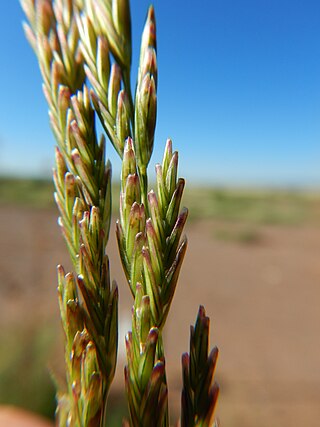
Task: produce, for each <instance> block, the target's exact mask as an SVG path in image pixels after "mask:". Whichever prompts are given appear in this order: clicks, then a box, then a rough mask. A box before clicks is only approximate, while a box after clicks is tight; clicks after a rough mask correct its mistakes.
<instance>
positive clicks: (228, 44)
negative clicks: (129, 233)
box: [0, 0, 320, 186]
mask: <svg viewBox="0 0 320 427" xmlns="http://www.w3.org/2000/svg"><path fill="white" fill-rule="evenodd" d="M148 4H149V2H147V1H145V0H132V2H131V9H132V18H133V30H134V32H133V41H134V54H133V55H134V60H133V73H134V74H135V73H136V67H137V57H138V48H139V43H140V34H141V31H142V27H143V22H144V19H145V15H146V10H147V7H148ZM153 4H154V6H155V9H156V17H157V32H158V63H159V90H158V121H157V131H156V146H155V152H154V155H153V157H152V159H151V167H152V168H153V165H154V164H155V163H156V162H158V161H160V160H161V157H162V150H163V146H164V144H165V141H166V138H167V137H171V138H172V139H173V142H174V147H175V148H177V149H178V150H179V152H180V165H181V167H180V174H181V175H183V176H185V177H187V179H188V180H189V183H190V182H207V183H210V184H219V185H221V184H243V185H276V186H291V185H293V186H294V185H302V186H304V185H307V186H309V185H311V186H314V185H316V186H319V185H320V2H319V0H290V1H289V0H199V1H197V2H196V1H189V0H155V1H154V3H153ZM22 20H23V14H22V11H21V10H20V5H19V2H18V1H13V0H12V1H6V2H3V4H2V5H1V14H0V52H1V63H0V80H1V83H2V85H1V102H0V173H1V174H2V175H3V174H15V173H18V172H19V173H20V174H29V175H41V174H46V175H49V174H50V170H51V167H52V164H53V152H54V151H53V146H54V140H53V137H52V136H51V131H50V128H49V124H48V118H47V106H46V102H45V101H44V97H43V95H42V90H41V77H40V73H39V70H38V66H37V62H36V59H35V57H34V54H33V52H32V50H31V48H30V47H29V45H28V44H27V42H26V40H25V38H24V34H23V31H22V28H21V23H22ZM109 153H110V156H109V157H110V158H111V160H112V161H113V164H114V176H115V177H117V175H118V173H119V165H120V163H119V160H118V158H117V157H116V156H115V155H114V153H113V151H112V148H111V146H110V148H109Z"/></svg>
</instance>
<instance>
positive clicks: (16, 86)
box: [0, 0, 320, 427]
mask: <svg viewBox="0 0 320 427" xmlns="http://www.w3.org/2000/svg"><path fill="white" fill-rule="evenodd" d="M153 3H154V6H155V10H156V18H157V34H158V65H159V90H158V122H157V130H156V142H155V150H154V155H153V157H152V159H151V163H150V170H151V171H152V170H153V168H154V165H155V163H156V162H159V161H161V158H162V152H163V149H164V144H165V141H166V138H167V137H171V138H172V139H173V144H174V148H175V149H178V150H179V154H180V176H183V177H186V180H187V187H186V193H185V197H184V202H183V204H184V205H185V206H187V207H188V208H189V209H190V218H189V224H188V226H187V230H186V232H187V235H188V239H189V249H188V253H187V256H186V259H185V262H184V266H183V269H182V273H181V277H180V281H179V284H178V288H177V292H176V296H175V299H174V302H173V305H172V309H171V313H170V315H169V318H168V323H167V328H166V332H165V340H166V356H167V370H168V381H169V393H170V395H169V396H170V397H169V399H170V401H171V414H172V422H173V421H174V420H176V419H177V418H178V416H179V406H180V388H181V368H180V358H181V354H182V352H184V351H187V350H188V345H189V343H188V341H189V326H190V324H191V323H194V321H195V318H196V314H197V310H198V306H199V304H204V305H205V307H206V312H207V314H208V315H209V316H210V318H211V345H212V346H213V345H217V346H218V347H219V349H220V359H219V363H218V366H217V374H216V375H217V381H218V382H219V384H220V386H221V395H220V399H219V402H218V407H217V415H218V416H219V418H220V419H221V421H222V425H225V426H230V427H235V426H237V427H242V426H243V427H256V426H259V427H265V426H269V425H270V423H272V426H273V427H278V426H279V427H280V426H281V427H282V426H286V425H291V424H296V425H299V424H300V423H301V424H303V425H308V426H309V427H318V422H319V421H318V420H319V417H320V405H319V402H320V369H319V361H320V340H319V331H320V310H319V301H320V286H319V284H320V263H319V257H320V168H319V161H320V144H319V141H320V31H319V22H320V4H319V2H317V1H316V0H304V1H302V0H296V1H292V0H291V1H289V0H283V1H281V2H279V1H276V0H268V1H264V0H240V1H236V0H229V1H228V0H224V1H221V0H214V1H209V0H202V1H200V2H191V1H188V0H185V1H182V0H176V1H174V2H172V1H169V0H162V1H160V0H155V1H154V2H153ZM148 5H149V3H148V2H147V1H145V0H139V1H138V0H132V1H131V9H132V21H133V48H134V50H133V65H132V70H133V72H132V75H133V77H132V79H133V87H134V86H135V83H134V82H135V76H136V70H137V66H138V57H139V44H140V35H141V32H142V28H143V23H144V19H145V16H146V11H147V7H148ZM1 6H2V13H1V14H0V51H1V59H0V61H1V66H0V80H1V82H2V86H1V99H2V102H1V103H0V236H1V244H0V325H1V328H0V403H14V404H16V405H19V406H22V407H24V408H28V409H31V410H33V411H36V412H38V413H41V414H43V415H45V416H48V417H53V413H54V408H55V401H54V390H55V388H54V384H53V382H52V379H51V377H50V373H54V375H55V376H56V377H57V378H58V379H59V378H60V377H63V348H62V335H61V329H60V320H59V313H58V304H57V295H56V286H57V284H56V273H55V268H56V265H57V264H58V263H62V264H64V265H65V267H66V269H68V268H70V263H69V261H68V255H67V252H66V249H65V247H64V242H63V240H62V237H61V236H60V232H59V230H58V226H57V224H56V218H57V210H56V208H55V206H54V203H53V198H52V192H53V186H52V184H51V178H50V175H51V169H52V166H53V153H54V149H53V148H54V145H55V143H54V139H53V137H52V135H51V131H50V127H49V124H48V117H47V105H46V102H45V100H44V97H43V95H42V91H41V83H42V82H41V76H40V72H39V71H38V65H37V61H36V59H35V56H34V54H33V52H32V50H31V48H30V47H29V46H28V44H27V41H26V40H25V38H24V35H23V31H22V21H23V20H24V17H23V13H22V11H21V9H20V6H19V2H6V3H4V4H3V5H1ZM108 156H109V157H110V159H111V161H112V164H113V177H114V181H115V182H117V180H118V178H119V174H120V161H119V159H118V158H117V156H116V155H115V154H114V152H113V149H112V147H111V145H110V146H109V151H108ZM117 200H118V196H117V191H115V196H114V201H115V205H114V218H116V217H117ZM108 253H109V254H110V258H111V269H112V270H111V274H112V277H113V278H115V279H116V280H117V282H118V285H119V288H120V311H119V313H120V334H119V336H120V338H119V367H118V369H117V374H116V379H115V382H114V386H113V389H112V394H111V399H110V408H111V409H110V410H111V412H112V414H113V415H112V417H113V418H112V420H110V425H120V421H121V418H122V414H123V411H124V410H125V409H124V407H123V405H124V404H123V393H124V392H123V366H124V363H125V355H124V346H123V340H124V335H125V333H126V332H127V330H128V329H130V307H131V305H132V301H131V297H130V295H129V293H128V290H127V288H126V284H125V280H124V276H123V274H122V272H121V267H120V265H119V260H118V256H117V248H116V244H115V239H114V233H111V239H110V246H109V248H108Z"/></svg>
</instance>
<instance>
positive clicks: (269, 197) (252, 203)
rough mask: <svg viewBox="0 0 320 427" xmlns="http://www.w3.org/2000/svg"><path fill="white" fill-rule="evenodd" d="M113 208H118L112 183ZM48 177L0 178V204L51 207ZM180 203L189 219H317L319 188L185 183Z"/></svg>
mask: <svg viewBox="0 0 320 427" xmlns="http://www.w3.org/2000/svg"><path fill="white" fill-rule="evenodd" d="M114 187H115V188H114V191H113V192H114V197H113V211H114V212H115V213H116V212H118V209H119V202H118V194H119V185H117V184H116V185H115V186H114ZM53 191H54V190H53V184H52V182H51V181H49V180H40V179H14V178H0V206H1V205H17V206H27V207H33V208H53V209H55V205H54V201H53ZM183 204H184V205H185V206H187V207H188V208H189V211H190V219H191V220H202V219H214V220H219V221H220V220H221V221H232V222H243V223H250V224H256V225H262V224H275V225H277V224H285V225H299V224H305V223H310V222H312V223H320V191H319V193H316V192H308V191H301V190H299V191H298V190H290V191H289V190H266V189H259V188H257V189H223V188H204V187H202V188H201V187H199V188H195V187H191V188H190V187H189V188H188V187H187V188H186V191H185V196H184V202H183Z"/></svg>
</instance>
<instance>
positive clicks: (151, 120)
mask: <svg viewBox="0 0 320 427" xmlns="http://www.w3.org/2000/svg"><path fill="white" fill-rule="evenodd" d="M21 3H22V6H23V9H24V11H25V13H26V16H27V18H28V20H29V25H28V24H26V25H25V32H26V35H27V37H28V39H29V42H30V44H31V45H32V47H33V49H34V51H35V53H36V55H37V57H38V60H39V65H40V70H41V73H42V76H43V80H44V85H43V89H44V93H45V96H46V99H47V101H48V105H49V116H50V122H51V126H52V129H53V132H54V135H55V138H56V141H57V144H58V147H57V149H56V159H55V160H56V168H55V171H54V184H55V200H56V203H57V206H58V208H59V212H60V218H59V224H60V227H61V230H62V233H63V235H64V238H65V241H66V243H67V246H68V250H69V253H70V258H71V260H72V263H73V268H74V273H67V274H66V273H65V271H64V269H63V267H62V266H59V267H58V293H59V303H60V313H61V319H62V325H63V328H64V332H65V365H66V382H67V385H66V387H63V386H61V385H59V390H58V393H57V399H58V405H57V419H58V423H59V425H60V426H66V425H68V426H90V427H93V426H104V425H105V424H106V421H107V417H108V415H107V414H108V412H107V408H106V402H107V397H108V392H109V388H110V385H111V382H112V379H113V376H114V372H115V366H116V358H117V339H118V337H117V334H118V332H117V331H118V324H117V322H118V319H117V317H118V316H117V300H118V289H117V285H116V284H115V282H114V283H113V284H112V285H111V283H110V275H109V262H108V257H107V255H106V254H105V248H106V246H107V242H108V236H109V229H110V222H111V165H110V163H109V162H108V161H106V159H105V152H106V147H105V139H104V137H101V138H100V139H99V140H98V138H97V135H96V128H95V112H96V113H97V115H98V116H99V118H100V121H101V123H102V126H103V128H104V130H105V132H106V133H107V135H108V137H109V139H110V141H111V143H112V145H113V146H114V148H115V150H116V151H117V153H118V154H119V156H120V158H121V160H122V173H121V189H120V219H119V221H117V239H118V246H119V252H120V256H121V260H122V264H123V269H124V272H125V275H126V278H127V281H128V285H129V287H130V290H131V293H132V296H133V299H134V306H133V312H132V313H133V314H132V331H131V332H129V333H128V335H127V337H126V346H127V366H126V368H125V383H126V392H127V400H128V406H129V413H130V420H129V421H128V422H127V424H129V425H131V426H151V425H154V426H168V425H169V414H168V402H167V400H168V399H167V395H168V391H167V383H166V374H165V353H164V345H163V338H162V332H163V328H164V326H165V322H166V318H167V315H168V312H169V309H170V305H171V302H172V298H173V295H174V292H175V288H176V284H177V280H178V276H179V272H180V268H181V265H182V261H183V258H184V254H185V251H186V247H187V240H186V238H185V237H184V238H182V239H181V236H182V232H183V228H184V225H185V222H186V219H187V214H188V212H187V210H186V209H182V210H181V211H180V203H181V198H182V193H183V189H184V180H183V179H178V178H177V174H178V172H177V169H178V153H177V152H173V151H172V143H171V141H170V140H169V141H168V142H167V144H166V147H165V152H164V157H163V162H162V165H157V166H156V173H157V182H156V186H157V191H156V193H155V192H154V191H153V190H151V191H149V188H148V172H147V169H148V164H149V161H150V158H151V155H152V151H153V143H154V131H155V126H156V110H157V60H156V24H155V16H154V9H153V7H150V8H149V11H148V15H147V19H146V24H145V27H144V30H143V34H142V42H141V51H140V65H139V71H138V78H137V86H136V91H135V96H134V97H133V95H132V92H131V87H130V80H131V18H130V5H129V1H128V0H112V1H111V0H74V1H72V0H21ZM89 85H90V86H91V90H90V91H89V89H88V87H89ZM208 328H209V319H208V318H207V317H206V316H205V314H204V309H203V308H200V310H199V314H198V318H197V322H196V325H195V328H193V329H192V330H191V342H190V356H187V355H184V356H183V376H184V389H183V395H182V417H181V422H182V425H183V426H211V425H212V424H213V422H214V420H213V414H214V408H215V404H216V400H217V395H218V387H217V386H216V385H215V384H214V385H212V380H213V374H214V369H215V364H216V358H217V350H216V349H215V350H214V351H213V352H212V353H211V354H210V356H209V357H208Z"/></svg>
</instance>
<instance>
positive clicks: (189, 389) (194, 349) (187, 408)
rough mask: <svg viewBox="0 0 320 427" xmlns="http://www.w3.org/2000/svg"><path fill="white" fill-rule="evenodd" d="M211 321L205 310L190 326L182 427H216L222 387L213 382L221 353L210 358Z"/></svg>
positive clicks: (211, 354)
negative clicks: (216, 409)
mask: <svg viewBox="0 0 320 427" xmlns="http://www.w3.org/2000/svg"><path fill="white" fill-rule="evenodd" d="M209 322H210V321H209V318H208V317H207V316H206V314H205V310H204V308H203V307H202V306H200V308H199V312H198V316H197V320H196V324H195V326H191V335H190V353H189V354H188V353H185V354H183V356H182V377H183V390H182V397H181V427H195V426H206V427H210V426H213V425H214V422H215V421H214V411H215V407H216V403H217V399H218V394H219V387H218V385H217V383H216V382H214V372H215V367H216V363H217V358H218V349H217V347H214V348H213V349H212V350H211V352H210V354H209V355H208V348H209Z"/></svg>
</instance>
